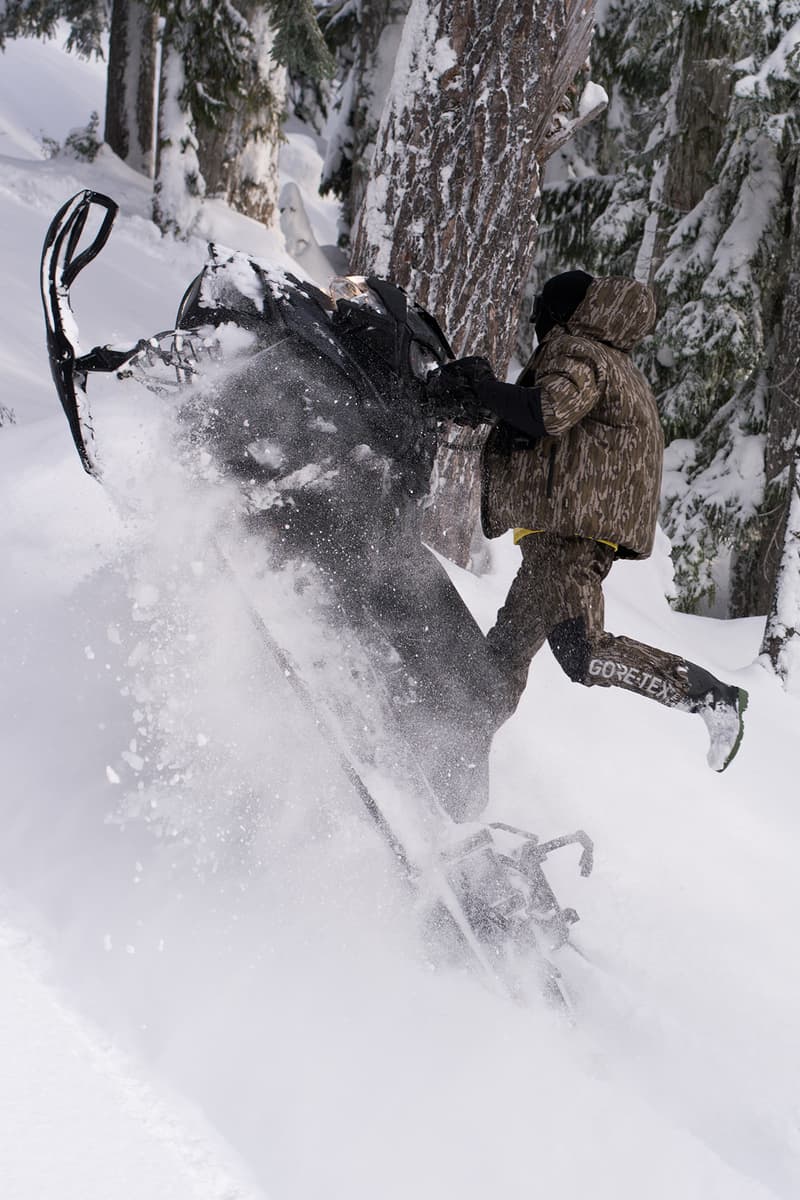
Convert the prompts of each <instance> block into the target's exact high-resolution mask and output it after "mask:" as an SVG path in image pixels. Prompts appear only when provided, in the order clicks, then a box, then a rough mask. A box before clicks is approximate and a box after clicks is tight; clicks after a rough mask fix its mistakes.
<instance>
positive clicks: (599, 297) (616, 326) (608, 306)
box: [567, 275, 656, 350]
mask: <svg viewBox="0 0 800 1200" xmlns="http://www.w3.org/2000/svg"><path fill="white" fill-rule="evenodd" d="M655 323H656V301H655V296H654V295H653V291H652V288H649V287H648V286H647V284H644V283H639V282H638V280H636V279H629V278H627V277H625V276H621V275H609V276H606V277H604V278H599V279H595V280H593V281H592V283H590V285H589V288H588V291H587V292H586V295H585V296H584V298H583V300H582V301H581V303H580V304H579V305H578V307H577V308H576V309H575V312H574V313H573V315H572V316H571V317H570V319H569V322H568V324H567V330H568V331H569V333H573V334H578V335H579V336H582V337H590V338H595V339H596V340H597V341H599V342H607V343H609V345H611V346H614V347H616V349H618V350H632V349H633V347H634V346H636V345H638V343H639V342H641V341H642V339H643V338H645V337H647V335H648V334H649V333H652V332H653V329H654V328H655Z"/></svg>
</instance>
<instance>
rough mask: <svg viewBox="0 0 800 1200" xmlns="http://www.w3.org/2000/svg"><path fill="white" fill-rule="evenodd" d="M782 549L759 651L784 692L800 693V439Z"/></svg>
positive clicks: (791, 477)
mask: <svg viewBox="0 0 800 1200" xmlns="http://www.w3.org/2000/svg"><path fill="white" fill-rule="evenodd" d="M782 550H783V553H782V555H781V561H780V566H779V569H778V576H777V580H776V584H775V595H774V598H773V601H772V608H771V610H770V614H769V616H768V618H767V624H766V628H765V630H764V641H763V642H762V645H761V653H762V654H763V655H764V656H765V657H766V660H767V662H768V663H769V664H770V666H771V667H772V669H773V671H774V672H775V673H776V675H778V676H779V678H780V679H781V680H782V681H783V684H784V686H785V687H786V689H787V691H791V692H793V693H796V694H797V695H800V438H798V440H797V443H796V445H795V451H794V458H793V460H792V466H791V472H790V475H789V494H788V499H787V505H786V518H785V521H784V528H783V538H782Z"/></svg>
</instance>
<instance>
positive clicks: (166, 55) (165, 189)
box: [153, 17, 205, 236]
mask: <svg viewBox="0 0 800 1200" xmlns="http://www.w3.org/2000/svg"><path fill="white" fill-rule="evenodd" d="M174 32H175V30H174V27H173V24H172V19H171V18H169V17H168V18H167V20H166V24H165V26H164V32H163V35H162V39H161V75H160V78H159V89H158V144H157V148H156V155H157V157H156V182H155V187H154V190H153V220H154V221H155V223H156V225H158V227H159V229H161V231H162V232H163V233H173V234H175V235H177V236H185V235H186V234H188V233H189V232H190V231H191V228H192V226H193V225H194V222H195V220H196V219H197V216H198V214H199V211H200V205H201V203H202V199H203V195H204V192H205V183H204V180H203V176H202V174H201V171H200V164H199V161H198V157H197V137H196V134H195V129H194V122H193V120H192V117H191V114H190V113H189V112H188V111H187V110H186V108H184V106H183V103H182V102H181V94H182V92H183V84H184V67H183V54H182V51H181V48H180V47H179V46H178V45H176V44H175V40H174Z"/></svg>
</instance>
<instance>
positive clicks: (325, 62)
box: [153, 0, 331, 232]
mask: <svg viewBox="0 0 800 1200" xmlns="http://www.w3.org/2000/svg"><path fill="white" fill-rule="evenodd" d="M153 2H154V3H155V4H156V7H157V8H158V10H159V11H160V12H161V13H162V15H163V16H164V18H165V23H164V30H163V35H162V45H163V56H162V73H161V84H160V100H159V136H158V163H157V170H156V176H157V178H156V197H155V205H154V211H155V217H156V220H157V222H158V223H159V225H160V226H161V227H162V228H163V229H169V230H172V231H174V232H187V231H188V230H189V229H190V228H191V225H192V222H193V221H194V219H195V217H196V215H197V212H198V210H199V205H200V203H201V200H202V197H203V196H204V195H205V194H206V192H209V193H212V194H218V195H222V196H224V197H225V199H226V200H227V201H228V202H229V203H231V204H232V205H233V207H235V208H237V209H239V210H240V211H243V212H246V213H248V214H249V215H251V216H254V217H257V218H258V219H260V220H271V219H272V217H273V215H274V211H275V207H276V203H277V150H278V142H279V139H280V122H281V119H282V116H283V110H284V99H285V83H286V74H285V70H284V68H286V67H287V66H288V67H290V68H292V69H296V70H303V71H305V72H306V73H307V74H313V73H314V72H317V73H318V74H319V73H323V72H325V71H327V70H329V69H330V68H331V60H330V57H329V55H328V52H327V50H326V48H325V46H324V43H323V42H322V38H321V34H320V31H319V28H318V26H317V23H316V17H315V15H314V10H313V6H312V5H311V3H310V0H294V3H292V4H289V3H288V2H287V0H236V3H234V2H233V0H153Z"/></svg>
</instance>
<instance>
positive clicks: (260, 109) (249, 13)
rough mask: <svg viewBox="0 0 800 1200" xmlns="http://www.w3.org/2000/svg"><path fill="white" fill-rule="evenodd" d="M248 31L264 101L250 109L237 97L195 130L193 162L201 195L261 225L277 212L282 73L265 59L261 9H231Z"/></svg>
mask: <svg viewBox="0 0 800 1200" xmlns="http://www.w3.org/2000/svg"><path fill="white" fill-rule="evenodd" d="M237 8H238V10H239V12H241V14H242V16H243V17H244V19H245V21H246V22H247V23H248V25H249V26H250V28H251V29H252V31H253V36H254V39H255V44H256V61H257V63H258V71H259V76H260V77H259V79H258V80H257V81H254V82H255V83H256V84H259V85H260V84H263V83H266V84H267V87H268V90H269V97H268V99H267V100H266V101H265V103H263V104H260V105H258V106H257V107H255V106H253V104H252V102H251V100H250V97H249V96H241V97H237V99H236V101H235V102H234V103H233V104H232V106H231V107H230V108H226V109H224V110H223V111H222V112H221V113H220V116H219V118H218V120H217V123H216V125H214V126H212V127H205V126H201V127H199V128H198V130H197V138H198V159H199V163H200V170H201V173H202V176H203V179H204V180H205V186H206V195H208V196H219V197H221V198H222V199H223V200H225V201H226V203H227V204H229V205H230V206H231V208H233V209H235V210H236V212H240V213H244V215H245V216H248V217H252V218H253V219H254V220H256V221H261V222H262V223H263V224H265V225H271V224H272V223H273V222H274V219H275V214H276V212H277V206H278V187H279V182H278V148H279V143H280V127H281V119H282V116H283V109H284V104H285V100H286V71H285V69H284V68H283V67H280V66H278V65H277V64H276V63H275V62H274V61H273V60H272V58H271V56H270V50H271V48H272V42H273V31H272V28H271V26H270V24H269V21H268V19H267V17H266V15H265V14H264V13H263V11H262V8H263V5H262V4H260V3H255V2H248V3H240V4H237Z"/></svg>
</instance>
